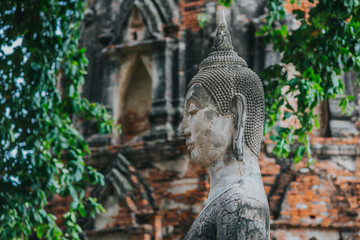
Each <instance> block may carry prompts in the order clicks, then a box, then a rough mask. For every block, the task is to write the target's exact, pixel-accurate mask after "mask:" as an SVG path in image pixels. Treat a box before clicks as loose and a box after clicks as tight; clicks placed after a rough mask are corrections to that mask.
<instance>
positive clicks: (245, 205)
mask: <svg viewBox="0 0 360 240" xmlns="http://www.w3.org/2000/svg"><path fill="white" fill-rule="evenodd" d="M219 201H220V204H219V208H218V209H217V210H218V211H217V224H216V225H217V226H218V231H217V235H218V237H220V238H221V239H258V240H267V239H269V230H270V229H269V228H270V226H269V208H268V205H267V203H264V202H262V201H260V200H259V199H256V198H252V197H251V196H248V195H247V194H245V193H244V191H243V190H242V189H241V186H235V187H233V188H231V189H230V190H229V191H227V192H225V193H224V194H223V195H222V196H221V198H220V199H219ZM220 238H218V239H220Z"/></svg>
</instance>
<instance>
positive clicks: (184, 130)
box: [178, 119, 190, 137]
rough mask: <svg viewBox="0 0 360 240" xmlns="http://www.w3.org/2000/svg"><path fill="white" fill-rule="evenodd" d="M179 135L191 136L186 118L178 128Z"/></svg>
mask: <svg viewBox="0 0 360 240" xmlns="http://www.w3.org/2000/svg"><path fill="white" fill-rule="evenodd" d="M178 132H179V136H180V137H188V136H190V131H189V129H188V126H187V124H186V120H185V119H183V120H182V121H181V123H180V126H179V128H178Z"/></svg>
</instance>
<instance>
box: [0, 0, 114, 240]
mask: <svg viewBox="0 0 360 240" xmlns="http://www.w3.org/2000/svg"><path fill="white" fill-rule="evenodd" d="M83 9H84V6H83V1H74V0H21V1H20V0H16V1H1V2H0V43H1V50H0V143H1V148H0V159H1V160H0V202H1V204H0V239H19V238H22V239H27V238H28V237H29V235H31V234H35V235H36V236H37V237H38V238H46V239H80V237H79V234H80V233H81V228H80V226H79V225H78V223H77V221H78V219H79V217H85V216H86V212H88V211H85V208H86V209H89V211H90V213H91V214H94V212H95V211H98V212H99V211H102V210H103V208H102V207H101V205H100V204H98V203H97V202H96V199H92V198H86V197H85V192H84V189H85V186H86V185H87V184H89V183H92V184H103V182H104V180H103V176H102V175H101V174H100V173H98V172H97V171H96V169H94V168H91V167H89V166H86V165H85V163H84V156H85V154H86V153H90V151H89V148H88V145H87V143H86V141H85V140H84V139H83V137H82V136H81V135H80V134H79V132H78V131H77V130H76V129H75V127H74V126H73V123H72V118H73V116H75V115H77V116H79V117H81V118H84V119H92V118H95V119H97V120H99V122H101V124H100V127H101V129H100V131H103V132H106V131H107V132H108V131H109V130H110V129H111V120H110V116H109V115H108V114H107V113H106V111H105V109H104V108H103V107H101V106H99V105H97V104H94V103H90V102H89V101H88V100H86V99H84V98H82V97H81V96H80V94H79V93H78V89H79V87H80V86H81V85H82V84H83V83H84V74H86V70H85V68H86V66H87V63H88V61H87V59H86V58H85V56H84V53H85V50H84V49H83V48H79V37H80V31H79V26H80V21H81V19H82V12H83ZM14 42H15V43H18V44H17V45H18V46H15V47H14V48H13V50H9V52H8V53H7V54H5V53H4V49H5V47H6V46H12V45H13V44H14ZM60 76H63V77H64V78H65V79H66V81H65V84H64V86H62V87H63V89H62V91H60V90H59V82H60ZM55 194H59V195H61V196H63V197H67V196H70V197H71V198H72V200H73V201H72V202H71V204H70V210H69V212H68V213H66V214H65V215H64V217H63V218H64V224H65V226H66V228H65V230H64V231H62V230H61V229H60V228H59V226H57V224H56V222H55V220H56V217H55V216H54V215H53V214H51V213H49V212H48V211H47V210H46V206H47V204H48V200H49V199H50V198H51V197H52V196H54V195H55Z"/></svg>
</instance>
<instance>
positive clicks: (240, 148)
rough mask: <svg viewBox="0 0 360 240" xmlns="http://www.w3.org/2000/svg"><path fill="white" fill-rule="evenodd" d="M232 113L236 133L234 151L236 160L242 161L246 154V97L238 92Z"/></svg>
mask: <svg viewBox="0 0 360 240" xmlns="http://www.w3.org/2000/svg"><path fill="white" fill-rule="evenodd" d="M231 111H232V114H233V116H234V126H235V133H234V139H233V151H234V155H235V158H236V160H238V161H242V160H243V155H244V132H245V121H246V98H245V97H244V95H242V94H240V93H237V94H235V96H234V97H233V99H232V108H231Z"/></svg>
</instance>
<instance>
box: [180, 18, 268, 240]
mask: <svg viewBox="0 0 360 240" xmlns="http://www.w3.org/2000/svg"><path fill="white" fill-rule="evenodd" d="M222 15H223V16H222V18H221V20H220V22H219V25H218V27H217V30H216V36H215V40H214V43H213V47H212V52H211V53H210V54H209V56H208V57H207V58H206V59H205V60H203V61H202V62H201V64H200V67H199V72H198V74H197V75H196V76H195V77H194V78H193V79H192V80H191V82H190V83H189V85H188V92H187V94H186V98H185V111H184V117H183V120H182V123H181V125H180V130H181V132H182V135H183V136H185V137H186V145H187V150H188V151H189V152H190V156H191V160H192V161H193V162H195V163H196V164H199V165H200V166H203V167H207V168H208V173H209V176H210V192H209V195H208V199H207V203H206V205H205V207H204V209H203V210H202V211H201V212H200V213H199V215H198V217H197V218H196V220H195V221H194V223H193V224H192V226H191V228H190V230H189V231H188V233H187V234H186V236H185V240H199V239H204V240H211V239H219V240H230V239H237V240H240V239H241V240H250V239H251V240H268V239H269V238H270V235H269V231H270V226H269V221H270V220H269V206H268V201H267V197H266V194H265V191H264V186H263V183H262V179H261V173H260V167H259V163H258V156H259V153H260V145H261V140H262V136H263V124H264V91H263V86H262V83H261V81H260V79H259V77H258V76H257V75H256V74H255V73H254V72H253V71H252V70H250V69H249V68H248V67H247V63H246V62H245V60H244V59H242V58H241V57H239V56H238V55H237V53H236V52H234V51H233V46H232V42H231V38H230V33H229V30H228V28H227V24H226V21H225V16H224V13H223V14H222Z"/></svg>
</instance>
